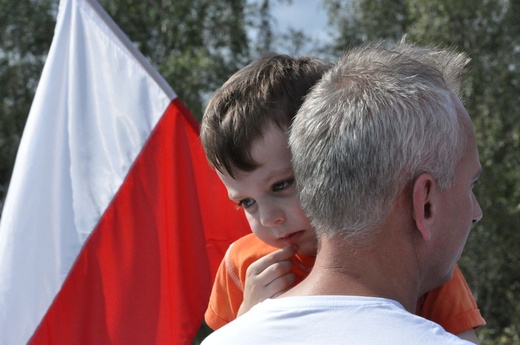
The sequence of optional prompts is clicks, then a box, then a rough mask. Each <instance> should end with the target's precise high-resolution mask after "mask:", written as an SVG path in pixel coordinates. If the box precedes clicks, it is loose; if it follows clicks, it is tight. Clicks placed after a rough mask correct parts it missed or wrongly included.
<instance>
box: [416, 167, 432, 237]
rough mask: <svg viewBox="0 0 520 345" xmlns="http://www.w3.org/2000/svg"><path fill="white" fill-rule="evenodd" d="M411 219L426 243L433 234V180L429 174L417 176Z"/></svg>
mask: <svg viewBox="0 0 520 345" xmlns="http://www.w3.org/2000/svg"><path fill="white" fill-rule="evenodd" d="M412 193H413V194H412V201H413V205H412V217H413V219H414V220H415V224H416V226H417V229H418V230H419V232H420V233H421V235H422V237H423V239H424V240H426V241H428V240H430V238H431V237H432V233H433V218H434V217H433V216H434V213H435V211H436V209H435V203H434V199H435V194H436V187H435V179H434V178H433V176H432V175H430V174H421V175H419V176H418V177H417V178H416V180H415V182H414V184H413V192H412Z"/></svg>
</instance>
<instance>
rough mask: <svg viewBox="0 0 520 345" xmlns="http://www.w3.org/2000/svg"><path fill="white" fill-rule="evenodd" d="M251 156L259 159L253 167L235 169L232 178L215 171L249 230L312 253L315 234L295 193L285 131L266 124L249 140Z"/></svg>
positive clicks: (266, 239) (272, 241)
mask: <svg viewBox="0 0 520 345" xmlns="http://www.w3.org/2000/svg"><path fill="white" fill-rule="evenodd" d="M251 156H252V158H253V159H254V160H255V161H256V162H257V163H259V167H258V168H256V169H255V170H254V171H251V172H244V171H238V172H237V174H236V179H234V178H232V177H231V176H229V175H227V174H221V173H220V172H219V173H218V175H219V177H220V179H221V180H222V182H223V183H224V185H225V186H226V188H227V191H228V195H229V198H230V199H231V200H233V201H234V202H236V203H237V205H239V206H240V207H242V208H243V209H244V212H245V214H246V218H247V220H248V222H249V225H250V226H251V230H252V231H253V233H254V234H255V235H256V236H257V237H258V238H260V239H261V240H262V241H264V242H265V243H267V244H269V245H271V246H273V247H275V248H284V247H286V246H288V245H291V244H297V245H298V248H299V249H298V253H300V254H303V255H315V254H316V243H317V242H316V237H315V234H314V230H313V229H312V227H311V225H310V222H309V220H308V219H307V217H306V216H305V214H304V213H303V210H302V209H301V207H300V201H299V199H298V195H297V193H296V188H295V185H294V175H293V170H292V166H291V151H290V150H289V147H288V136H287V134H286V133H285V132H284V131H282V130H281V129H280V128H278V127H277V126H275V125H272V126H270V127H268V128H267V129H266V131H265V134H264V136H263V137H262V138H260V139H258V140H257V141H255V142H254V143H253V145H252V148H251Z"/></svg>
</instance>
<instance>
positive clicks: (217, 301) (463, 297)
mask: <svg viewBox="0 0 520 345" xmlns="http://www.w3.org/2000/svg"><path fill="white" fill-rule="evenodd" d="M275 250H277V249H276V248H273V247H271V246H269V245H267V244H265V243H264V242H262V241H261V240H260V239H258V238H257V237H256V236H255V235H254V234H249V235H246V236H244V237H242V238H240V239H239V240H237V241H235V242H234V243H233V244H232V245H231V246H230V247H229V249H228V250H227V252H226V255H225V257H224V259H223V260H222V262H221V263H220V267H219V269H218V271H217V276H216V277H215V282H214V284H213V289H212V291H211V297H210V300H209V305H208V309H207V310H206V314H205V316H204V318H205V320H206V323H207V324H208V326H209V327H210V328H212V329H213V330H216V329H218V328H220V327H222V326H224V325H225V324H227V323H229V322H231V321H232V320H234V319H235V318H236V317H237V313H238V309H239V308H240V305H241V304H242V300H243V297H244V291H243V287H244V282H245V279H246V271H247V268H248V267H249V265H251V264H252V263H253V262H255V261H256V260H258V259H260V258H261V257H264V256H265V255H267V254H269V253H272V252H273V251H275ZM314 260H315V258H314V257H308V256H301V255H295V256H294V258H293V260H292V262H293V266H292V269H291V272H292V273H294V275H295V277H296V281H295V284H298V283H300V282H301V281H302V280H303V279H304V278H305V277H306V276H307V275H308V274H309V272H310V271H311V268H312V266H313V265H314ZM417 315H420V316H422V317H424V318H427V319H429V320H431V321H434V322H436V323H438V324H440V325H441V326H442V327H444V329H445V330H446V331H448V332H450V333H452V334H459V333H461V332H463V331H466V330H468V329H476V328H479V327H482V326H483V325H485V323H486V322H485V321H484V319H483V318H482V315H481V314H480V311H479V310H478V308H477V304H476V303H475V300H474V299H473V296H472V294H471V291H470V289H469V287H468V284H467V283H466V280H465V279H464V276H463V275H462V273H461V272H460V270H459V268H458V267H455V271H454V274H453V278H452V279H451V280H450V281H449V282H447V283H446V284H444V285H442V286H440V287H438V288H436V289H434V290H432V291H430V292H428V293H427V294H425V295H424V296H423V297H422V298H421V299H420V300H419V302H418V303H417Z"/></svg>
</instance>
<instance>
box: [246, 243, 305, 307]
mask: <svg viewBox="0 0 520 345" xmlns="http://www.w3.org/2000/svg"><path fill="white" fill-rule="evenodd" d="M297 251H298V249H297V248H296V246H288V247H285V248H283V249H279V250H277V251H275V252H272V253H270V254H267V255H266V256H264V257H262V258H260V259H258V260H257V261H255V262H253V263H252V264H251V265H250V266H249V267H248V268H247V271H246V281H245V286H244V300H243V302H242V305H241V306H240V309H239V310H238V315H237V316H240V315H242V314H244V313H246V312H247V311H249V309H251V308H252V307H253V306H254V305H256V304H257V303H260V302H262V301H263V300H265V299H267V298H272V297H276V296H278V295H280V294H281V293H283V292H285V291H286V290H287V289H289V288H290V287H291V286H292V284H293V283H294V280H295V277H294V274H293V273H291V267H292V262H291V258H292V257H293V256H294V254H296V252H297Z"/></svg>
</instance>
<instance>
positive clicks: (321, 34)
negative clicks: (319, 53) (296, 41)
mask: <svg viewBox="0 0 520 345" xmlns="http://www.w3.org/2000/svg"><path fill="white" fill-rule="evenodd" d="M272 6H273V7H272V13H273V16H274V17H275V19H276V23H275V30H276V31H286V30H287V28H289V27H292V28H294V29H297V30H302V31H304V32H305V33H306V34H307V35H308V36H309V37H310V38H311V40H318V39H319V40H320V41H322V42H323V41H326V40H328V39H329V34H328V33H327V30H326V29H327V14H326V13H325V9H324V8H323V5H322V0H293V1H292V4H290V5H288V4H285V3H284V4H280V3H279V2H277V1H273V2H272ZM278 50H279V52H280V53H284V51H283V47H281V48H279V49H278Z"/></svg>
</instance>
